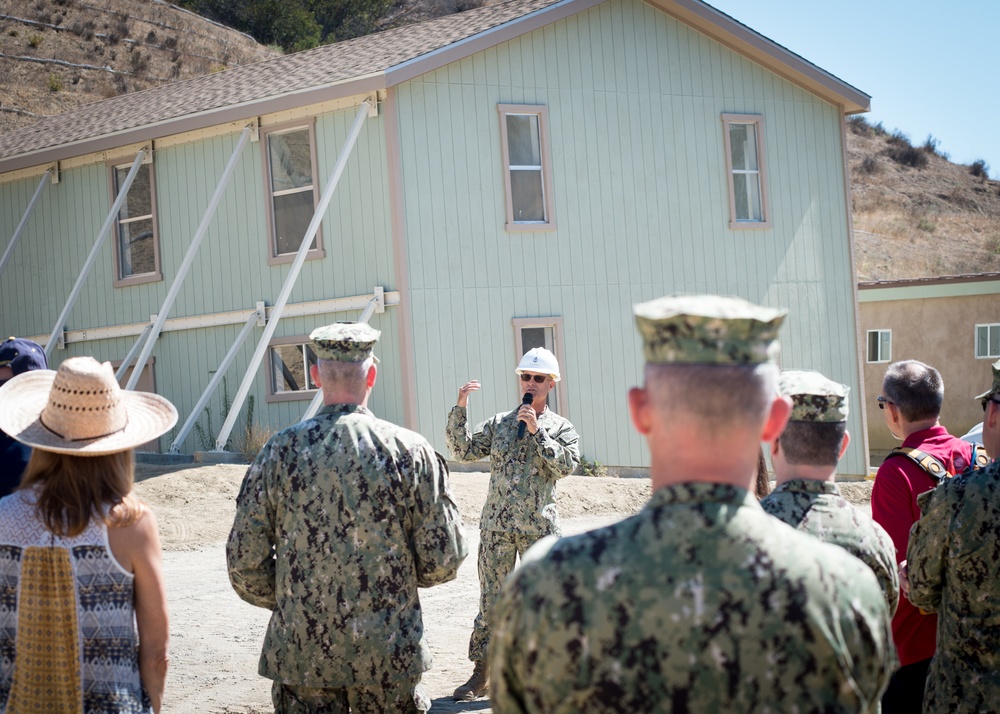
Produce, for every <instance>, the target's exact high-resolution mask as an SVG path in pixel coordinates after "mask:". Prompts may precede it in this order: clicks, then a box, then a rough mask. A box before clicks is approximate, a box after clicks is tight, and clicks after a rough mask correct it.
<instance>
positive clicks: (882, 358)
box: [867, 330, 892, 362]
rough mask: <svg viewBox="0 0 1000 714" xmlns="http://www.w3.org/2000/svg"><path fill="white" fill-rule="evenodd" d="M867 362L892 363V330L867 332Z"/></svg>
mask: <svg viewBox="0 0 1000 714" xmlns="http://www.w3.org/2000/svg"><path fill="white" fill-rule="evenodd" d="M867 361H868V362H891V361H892V330H868V358H867Z"/></svg>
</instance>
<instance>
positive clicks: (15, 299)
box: [0, 109, 403, 452]
mask: <svg viewBox="0 0 1000 714" xmlns="http://www.w3.org/2000/svg"><path fill="white" fill-rule="evenodd" d="M355 114H356V110H353V109H351V110H347V111H342V112H337V113H334V114H327V115H324V116H321V117H318V118H317V119H316V142H317V160H318V175H319V177H320V190H322V189H323V188H324V187H325V186H326V181H327V179H328V177H329V174H330V171H331V170H332V169H333V166H334V164H335V163H336V160H337V157H338V155H339V154H340V151H341V148H342V146H343V143H344V140H345V139H346V137H347V134H348V131H349V129H350V126H351V124H352V122H353V120H354V116H355ZM381 121H382V119H381V118H373V119H368V120H367V121H366V123H365V126H364V128H363V129H362V131H361V135H360V137H359V138H358V141H357V144H356V145H355V147H354V151H353V153H352V155H351V157H350V160H349V162H348V164H347V168H346V170H345V171H344V174H343V176H342V178H341V181H340V184H339V187H338V189H337V191H336V193H335V194H334V197H333V200H332V201H331V203H330V207H329V209H328V211H327V213H326V216H325V218H324V220H323V224H322V231H323V245H324V248H325V250H326V257H325V258H323V259H322V260H310V261H306V263H305V265H304V267H303V269H302V272H301V274H300V276H299V280H298V283H297V285H296V287H295V289H294V290H293V291H292V294H291V297H290V300H289V302H292V303H295V302H303V301H310V300H321V299H327V298H336V297H345V296H352V295H361V294H365V293H370V292H371V291H372V288H373V287H374V286H376V285H381V286H384V287H385V289H386V290H387V291H389V290H394V289H395V285H394V282H395V281H394V272H393V270H394V267H393V261H392V244H391V234H390V229H389V212H388V211H389V207H388V183H387V177H386V172H385V166H386V158H385V147H384V128H383V127H382V126H381ZM237 139H238V135H230V136H225V137H219V138H214V139H210V140H205V141H201V142H197V143H192V144H186V145H181V146H177V147H172V148H169V149H165V150H162V151H157V152H156V153H155V155H154V170H155V172H156V187H157V200H158V219H159V236H160V251H161V262H162V268H163V274H164V280H163V281H162V282H158V283H150V284H144V285H137V286H133V287H128V288H118V289H115V288H113V287H112V278H113V271H114V264H113V259H112V245H113V240H111V239H109V240H107V242H106V244H105V246H104V248H103V250H102V252H101V254H100V257H99V259H98V261H97V263H96V266H95V269H94V271H93V272H92V273H91V275H90V277H89V278H88V280H87V282H86V285H85V288H84V290H83V293H82V294H81V296H80V299H79V301H78V302H77V305H76V307H75V308H74V309H73V311H72V313H71V314H70V317H69V320H68V322H67V325H66V328H67V329H69V330H78V329H87V328H96V327H105V326H111V325H119V324H125V323H133V322H143V321H147V320H149V319H150V316H151V315H152V314H154V313H156V312H158V310H159V307H160V305H161V304H162V301H163V298H164V297H165V296H166V294H167V291H168V290H169V288H170V284H171V281H172V279H173V277H174V276H175V275H176V273H177V270H178V268H179V266H180V264H181V261H182V260H183V257H184V254H185V252H186V250H187V247H188V245H189V244H190V242H191V238H192V237H193V235H194V232H195V230H196V229H197V227H198V224H199V222H200V221H201V218H202V215H203V213H204V211H205V208H206V207H207V205H208V202H209V200H210V199H211V196H212V193H213V192H214V190H215V187H216V185H217V182H218V179H219V176H220V175H221V174H222V171H223V169H224V167H225V165H226V162H227V161H228V160H229V157H230V156H231V154H232V151H233V148H234V147H235V145H236V142H237ZM261 164H262V157H261V149H260V145H259V144H257V143H250V144H248V145H247V146H246V148H245V149H244V151H243V155H242V157H241V158H240V161H239V163H238V164H237V166H236V170H235V173H234V175H233V178H232V180H231V182H230V185H229V186H228V188H227V189H226V192H225V194H224V197H223V199H222V202H221V203H220V205H219V209H218V211H217V213H216V215H215V218H214V219H213V221H212V223H211V226H210V228H209V231H208V234H207V235H206V237H205V240H204V242H203V244H202V247H201V250H200V251H199V254H198V257H197V259H196V260H195V263H194V265H193V267H192V269H191V272H190V273H189V274H188V277H187V280H186V281H185V283H184V286H183V288H182V290H181V291H180V294H179V295H178V297H177V301H176V303H175V304H174V307H173V309H172V310H171V313H170V314H171V317H188V316H196V315H205V314H211V313H215V312H221V311H229V310H244V309H245V310H249V309H253V307H254V305H255V303H256V302H257V301H258V300H264V301H266V303H267V304H268V305H273V304H274V302H275V301H276V299H277V297H278V293H279V292H280V290H281V286H282V283H283V281H284V279H285V276H286V275H287V274H288V271H289V267H290V266H289V265H287V264H286V265H278V266H268V265H267V229H266V224H265V217H264V201H265V200H266V198H265V185H264V178H263V174H262V170H263V169H262V166H261ZM37 182H38V179H30V180H26V181H21V182H17V183H13V184H4V185H2V186H0V236H2V237H3V238H2V239H3V240H4V243H3V245H4V247H6V241H7V240H9V238H10V236H11V235H12V233H13V231H14V229H15V227H16V226H17V223H18V222H19V221H20V218H21V215H22V213H23V211H24V207H25V206H27V204H28V201H29V200H30V198H31V194H32V192H33V191H34V189H35V187H36V186H37ZM110 207H111V199H110V196H109V188H108V180H107V171H106V168H105V167H104V165H97V166H88V167H85V168H79V169H73V170H70V171H65V172H63V174H62V175H61V177H60V182H59V184H58V185H54V186H49V187H47V188H46V191H45V194H44V196H43V197H42V200H41V201H40V203H39V204H38V206H37V208H36V210H35V213H34V215H33V216H32V218H31V220H30V222H29V224H28V227H27V231H26V233H25V235H24V237H23V238H22V240H21V243H20V245H19V247H18V249H17V252H16V253H15V254H14V258H13V260H12V261H11V263H10V264H9V265H8V267H7V270H6V271H5V273H4V275H3V278H2V280H0V300H2V301H3V304H4V305H5V309H4V311H3V314H2V316H0V331H2V332H3V334H4V335H9V334H14V335H39V334H45V335H47V334H48V333H49V332H51V330H52V326H53V324H54V323H55V321H56V319H57V317H58V315H59V313H60V312H61V310H62V308H63V306H64V305H65V301H66V297H67V296H68V295H69V292H70V289H71V288H72V286H73V284H74V282H75V280H76V277H77V275H78V273H79V270H80V267H81V266H82V265H83V262H84V261H85V259H86V256H87V254H88V253H89V251H90V249H91V246H92V245H93V242H94V239H95V237H96V234H97V231H98V229H99V228H100V226H101V224H102V223H103V221H104V218H105V216H106V215H107V213H108V211H109V210H110ZM11 305H14V306H16V309H11V308H10V306H11ZM394 310H395V308H392V307H390V308H387V311H386V312H385V313H384V314H381V315H375V316H374V317H373V318H372V320H371V324H372V325H373V326H374V327H376V328H377V329H381V330H382V341H381V342H380V344H379V348H378V349H379V354H380V355H382V356H383V357H385V359H383V362H382V364H381V366H380V377H379V383H378V386H377V387H376V389H375V392H374V394H373V397H372V404H371V406H372V408H373V409H374V410H375V412H376V413H377V414H379V415H380V416H383V417H385V418H387V419H390V420H393V421H396V422H402V420H403V413H402V389H401V384H400V377H399V369H398V360H397V359H395V358H393V357H392V355H395V354H397V353H398V349H399V345H398V344H397V339H396V334H397V329H398V327H397V325H396V318H395V316H394ZM359 315H360V313H353V314H352V313H341V314H337V315H325V316H324V315H317V316H314V317H301V318H286V319H283V320H282V321H281V323H280V324H279V325H278V328H277V331H276V332H275V337H284V336H296V335H308V333H309V332H311V331H312V330H313V329H314V328H315V327H318V326H320V325H322V324H327V323H329V322H333V321H335V320H352V319H357V317H358V316H359ZM241 327H242V326H241V325H233V326H228V327H216V328H205V329H197V330H187V331H180V332H167V333H165V334H163V335H162V336H161V337H160V340H159V341H158V344H157V346H156V348H155V349H154V350H153V356H154V357H155V358H156V365H155V379H156V384H157V391H159V392H160V393H161V394H163V395H165V396H166V397H168V398H169V399H171V400H172V401H174V403H175V404H176V405H177V407H178V409H179V411H180V413H181V420H182V422H183V420H184V419H186V418H187V416H188V414H189V413H190V410H191V409H192V407H193V406H194V404H195V402H196V401H197V400H198V398H199V396H200V395H201V393H202V391H203V389H204V387H205V386H206V385H207V383H208V381H209V379H210V378H211V376H212V373H213V372H214V370H215V369H216V367H217V366H218V365H219V363H220V362H221V360H222V358H223V357H224V356H225V354H226V352H227V351H228V350H229V348H230V346H231V345H232V343H233V341H234V340H235V338H236V336H237V334H238V333H239V332H240V329H241ZM262 330H263V328H259V329H257V330H256V331H255V332H254V333H253V334H252V335H251V337H250V339H249V340H248V342H247V343H246V344H245V345H244V347H243V349H242V350H241V351H240V353H239V356H238V357H237V359H236V361H235V363H234V364H233V365H232V367H230V369H229V372H228V373H227V382H228V387H229V393H230V395H235V393H236V391H237V389H238V387H239V384H240V380H241V379H242V377H243V374H244V373H245V370H246V369H247V366H248V363H249V360H250V357H251V355H252V354H253V351H254V347H255V345H256V342H257V340H258V339H259V338H260V336H261V334H262ZM132 344H133V338H128V339H124V338H123V339H114V340H101V341H92V342H85V343H79V344H72V345H70V346H69V347H68V348H67V349H66V350H61V351H60V350H57V351H56V353H55V354H54V360H53V361H54V363H55V364H54V365H53V366H56V365H57V364H58V362H61V361H62V360H63V359H65V358H66V357H69V356H74V355H79V354H93V355H94V356H96V357H98V358H99V359H102V360H117V359H122V358H124V356H125V354H126V353H127V352H128V350H129V348H131V346H132ZM258 372H259V374H258V376H257V380H256V381H255V383H254V386H253V389H252V390H251V394H253V395H254V398H255V402H256V403H255V412H256V418H257V420H258V421H260V422H262V423H267V424H269V425H270V426H271V427H272V428H274V429H279V428H283V427H284V426H287V425H288V424H290V423H293V422H295V421H297V420H298V419H299V418H300V417H301V415H302V412H303V411H304V410H305V408H306V406H307V404H308V401H303V402H290V403H288V402H286V403H280V404H267V403H266V399H265V398H266V383H265V369H264V368H261V369H259V370H258ZM209 406H210V408H211V410H212V413H213V426H214V428H215V430H216V431H217V430H218V429H219V427H221V425H222V421H223V419H222V418H221V414H222V397H221V392H220V393H219V394H216V396H215V398H214V399H213V400H212V402H211V403H210V405H209ZM244 412H245V407H244ZM169 443H170V441H169V439H167V438H164V447H166V446H168V445H169ZM184 448H185V451H187V452H191V451H193V450H195V449H200V448H202V444H200V443H198V440H197V437H196V436H194V435H192V437H191V438H189V439H188V440H187V443H186V444H185V446H184Z"/></svg>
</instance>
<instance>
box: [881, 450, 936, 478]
mask: <svg viewBox="0 0 1000 714" xmlns="http://www.w3.org/2000/svg"><path fill="white" fill-rule="evenodd" d="M896 454H899V455H901V456H905V457H907V458H908V459H910V460H911V461H913V463H915V464H916V465H917V466H919V467H920V468H922V469H923V470H924V471H926V472H927V474H928V475H929V476H930V477H931V478H932V479H934V480H935V481H938V482H940V481H941V480H942V479H945V478H949V477H950V476H951V474H950V473H948V469H946V468H945V467H944V464H942V463H941V462H940V461H939V460H938V459H936V458H934V457H933V456H931V455H930V454H928V453H927V452H924V451H921V450H920V449H914V448H913V447H911V446H897V447H896V448H895V449H893V450H892V451H890V452H889V456H887V457H886V458H887V459H888V458H891V457H893V456H895V455H896Z"/></svg>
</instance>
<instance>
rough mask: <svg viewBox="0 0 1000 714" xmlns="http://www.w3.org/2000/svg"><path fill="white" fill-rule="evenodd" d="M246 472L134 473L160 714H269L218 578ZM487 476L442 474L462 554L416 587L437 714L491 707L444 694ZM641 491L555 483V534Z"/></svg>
mask: <svg viewBox="0 0 1000 714" xmlns="http://www.w3.org/2000/svg"><path fill="white" fill-rule="evenodd" d="M245 470H246V467H245V466H240V465H228V464H227V465H197V466H184V467H164V466H152V465H148V464H140V465H139V466H138V468H137V474H136V481H137V483H136V493H137V494H138V495H139V496H140V498H142V499H143V500H144V501H146V503H148V504H149V505H150V506H151V508H152V509H153V511H154V513H155V514H156V516H157V519H158V521H159V524H160V535H161V538H162V540H163V551H164V569H165V572H166V579H167V594H168V599H169V605H170V617H171V623H170V634H171V643H170V672H169V676H168V679H167V690H166V694H165V696H164V705H163V712H164V713H165V714H205V713H208V712H214V713H217V714H218V713H227V714H230V713H231V714H236V713H240V714H258V713H263V712H271V711H272V710H271V705H270V702H271V698H270V680H265V679H263V678H261V677H260V676H258V675H257V660H258V657H259V654H260V646H261V643H262V641H263V638H264V630H265V628H266V626H267V618H268V615H269V613H268V612H267V611H265V610H261V609H259V608H254V607H251V606H250V605H247V604H246V603H244V602H243V601H241V600H240V599H239V598H238V597H236V595H235V593H234V592H233V591H232V589H231V588H230V586H229V580H228V577H227V575H226V564H225V550H224V546H225V540H226V537H227V536H228V534H229V528H230V526H231V525H232V521H233V513H234V510H235V501H236V494H237V491H238V490H239V486H240V483H241V482H242V479H243V474H244V472H245ZM488 480H489V475H488V474H486V473H453V474H452V475H451V482H452V489H453V491H454V492H455V496H456V499H457V501H458V506H459V508H460V509H461V511H462V518H463V521H464V523H465V525H466V534H467V536H468V538H469V544H470V551H469V552H470V555H469V557H468V558H467V559H466V560H465V562H464V563H463V564H462V567H461V568H460V569H459V572H458V578H456V579H455V580H454V581H452V582H450V583H446V584H444V585H439V586H437V587H435V588H430V589H427V590H421V591H420V601H421V605H422V607H423V609H424V629H425V632H426V633H427V638H428V641H429V644H430V647H431V651H432V653H433V656H434V666H433V668H432V669H431V670H430V671H429V672H427V673H425V675H424V680H423V681H424V685H425V686H426V687H427V689H428V691H429V693H430V695H431V698H432V700H433V707H432V711H434V712H438V713H439V714H440V713H442V712H489V711H490V707H489V702H488V701H486V700H479V701H475V702H468V703H462V704H459V703H457V702H454V701H452V700H451V697H450V695H451V692H452V691H453V690H454V689H455V687H456V686H458V685H459V684H461V683H463V682H464V681H465V680H466V679H467V678H468V675H469V674H470V673H471V665H470V663H469V661H468V659H467V648H468V641H469V635H470V634H471V632H472V621H473V619H474V618H475V616H476V611H477V605H478V598H479V579H478V576H477V574H476V557H475V553H476V549H477V548H478V546H479V531H478V528H477V527H476V526H477V525H478V520H479V513H480V511H481V510H482V506H483V502H484V501H485V500H486V488H487V484H488ZM841 488H842V491H843V492H844V494H845V496H846V497H847V498H848V499H849V500H851V501H852V502H855V503H857V504H858V505H862V504H864V505H867V503H868V499H869V497H870V493H871V482H864V483H851V484H841ZM649 494H650V485H649V480H648V479H614V478H592V477H584V476H569V477H567V478H565V479H563V480H562V481H560V482H559V487H558V497H557V503H558V506H559V513H560V517H561V519H562V521H563V530H564V532H565V533H566V534H567V535H569V534H572V533H579V532H581V531H584V530H589V529H591V528H596V527H599V526H602V525H605V524H607V523H611V522H613V521H616V520H619V519H620V518H622V517H625V516H628V515H631V514H633V513H635V512H636V511H638V510H639V509H640V508H641V507H642V506H643V504H644V503H645V502H646V500H647V499H648V498H649ZM862 507H863V506H862Z"/></svg>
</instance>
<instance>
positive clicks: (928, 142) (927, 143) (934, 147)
mask: <svg viewBox="0 0 1000 714" xmlns="http://www.w3.org/2000/svg"><path fill="white" fill-rule="evenodd" d="M940 144H941V142H940V141H938V140H937V139H935V138H934V135H933V134H928V135H927V138H926V139H924V145H923V146H922V147H920V148H922V149H923V150H924V151H926V152H927V153H928V154H935V155H936V154H937V153H938V146H940Z"/></svg>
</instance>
